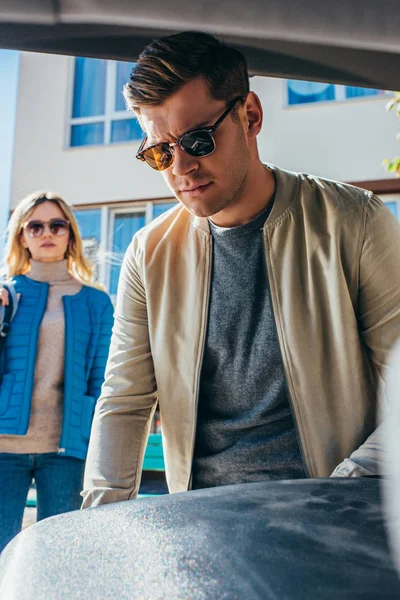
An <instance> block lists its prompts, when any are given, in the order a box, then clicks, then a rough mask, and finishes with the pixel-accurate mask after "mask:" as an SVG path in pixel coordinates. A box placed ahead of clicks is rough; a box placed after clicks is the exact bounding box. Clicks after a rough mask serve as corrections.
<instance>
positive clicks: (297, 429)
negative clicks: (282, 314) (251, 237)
mask: <svg viewBox="0 0 400 600" xmlns="http://www.w3.org/2000/svg"><path fill="white" fill-rule="evenodd" d="M262 235H263V241H264V258H265V268H266V269H267V277H268V285H269V290H270V294H271V308H272V314H273V317H274V319H273V321H274V327H275V333H276V336H277V339H278V343H279V349H280V354H281V360H282V364H283V368H284V369H283V370H284V377H285V384H286V390H287V396H288V400H289V408H290V412H291V413H292V419H293V424H294V429H295V432H296V437H297V442H298V445H299V450H300V456H301V460H302V463H303V468H304V472H305V474H306V477H310V474H309V471H308V467H307V463H306V460H305V458H304V449H303V443H302V440H301V436H300V431H299V426H298V423H297V420H296V413H295V410H294V406H293V399H292V396H291V393H290V389H289V385H288V382H287V376H286V365H285V361H284V360H283V353H282V344H281V339H280V336H279V331H278V327H277V324H276V314H275V307H274V304H275V303H274V298H273V292H272V287H271V280H270V276H269V269H268V258H267V256H268V248H267V234H266V231H265V229H264V228H263V230H262Z"/></svg>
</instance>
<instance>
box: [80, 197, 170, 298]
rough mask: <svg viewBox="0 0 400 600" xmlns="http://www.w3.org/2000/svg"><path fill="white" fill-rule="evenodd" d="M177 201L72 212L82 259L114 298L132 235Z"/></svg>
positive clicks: (142, 203)
mask: <svg viewBox="0 0 400 600" xmlns="http://www.w3.org/2000/svg"><path fill="white" fill-rule="evenodd" d="M173 206H176V202H173V201H172V202H151V201H149V202H141V203H140V204H139V203H135V204H131V205H124V206H121V207H119V208H111V207H107V206H104V207H103V208H87V209H86V208H85V209H78V210H75V216H76V220H77V221H78V225H79V229H80V232H81V235H82V238H83V246H84V250H85V256H86V257H87V258H88V259H89V260H90V262H91V263H92V265H94V266H95V275H96V278H97V279H98V280H99V281H100V282H101V283H103V284H105V285H106V287H107V289H108V291H109V293H110V294H111V295H115V294H116V293H117V288H118V279H119V273H120V270H121V264H122V259H123V257H124V254H125V252H126V249H127V248H128V246H129V244H130V242H131V240H132V238H133V236H134V234H135V233H136V232H137V231H139V229H141V228H142V227H144V226H145V225H146V223H149V222H150V221H151V220H152V219H155V218H156V217H158V216H159V215H161V214H162V213H164V212H165V211H167V210H169V209H170V208H172V207H173Z"/></svg>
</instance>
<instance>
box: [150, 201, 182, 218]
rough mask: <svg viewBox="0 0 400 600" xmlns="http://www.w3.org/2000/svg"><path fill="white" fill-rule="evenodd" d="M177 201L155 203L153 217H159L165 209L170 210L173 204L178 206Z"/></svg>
mask: <svg viewBox="0 0 400 600" xmlns="http://www.w3.org/2000/svg"><path fill="white" fill-rule="evenodd" d="M176 205H177V202H163V203H162V204H153V219H155V218H156V217H159V216H160V215H162V214H163V213H165V211H167V210H169V209H170V208H172V207H173V206H176Z"/></svg>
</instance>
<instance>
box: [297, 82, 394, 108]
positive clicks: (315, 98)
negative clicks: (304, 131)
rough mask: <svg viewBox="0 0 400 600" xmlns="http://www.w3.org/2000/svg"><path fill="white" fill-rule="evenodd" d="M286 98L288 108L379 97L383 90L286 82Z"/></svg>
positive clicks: (317, 83)
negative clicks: (330, 101) (315, 103)
mask: <svg viewBox="0 0 400 600" xmlns="http://www.w3.org/2000/svg"><path fill="white" fill-rule="evenodd" d="M286 83H287V98H288V104H289V106H294V105H296V104H310V103H313V102H326V101H329V100H347V99H350V98H362V97H367V96H380V95H382V94H384V91H383V90H375V89H370V88H361V87H355V86H336V85H334V84H333V83H321V82H318V81H301V80H297V79H288V80H287V82H286Z"/></svg>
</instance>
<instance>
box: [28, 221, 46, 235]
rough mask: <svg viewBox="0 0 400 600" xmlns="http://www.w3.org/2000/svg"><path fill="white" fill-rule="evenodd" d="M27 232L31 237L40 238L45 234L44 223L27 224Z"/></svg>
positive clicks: (33, 222) (32, 222)
mask: <svg viewBox="0 0 400 600" xmlns="http://www.w3.org/2000/svg"><path fill="white" fill-rule="evenodd" d="M26 231H27V233H28V235H29V237H32V238H35V237H40V236H41V235H42V233H43V223H41V222H40V221H37V222H36V221H31V222H30V223H28V224H27V226H26Z"/></svg>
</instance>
